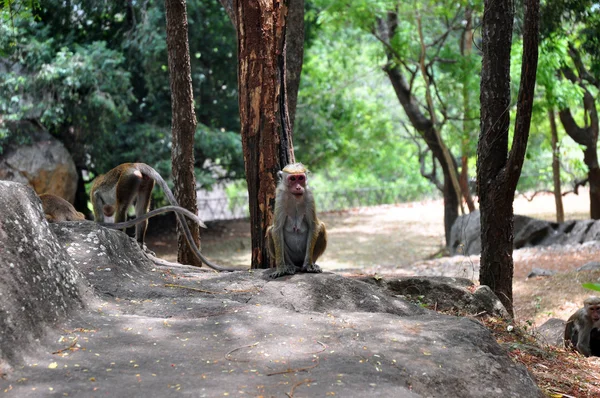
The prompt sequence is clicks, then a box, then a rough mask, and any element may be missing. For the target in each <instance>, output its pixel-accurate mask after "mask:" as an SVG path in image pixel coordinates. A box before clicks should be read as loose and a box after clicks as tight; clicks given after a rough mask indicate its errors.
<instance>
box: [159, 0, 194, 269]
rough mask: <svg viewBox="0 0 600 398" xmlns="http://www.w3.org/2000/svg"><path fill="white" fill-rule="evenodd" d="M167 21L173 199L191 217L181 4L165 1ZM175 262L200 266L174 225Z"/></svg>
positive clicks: (188, 77)
mask: <svg viewBox="0 0 600 398" xmlns="http://www.w3.org/2000/svg"><path fill="white" fill-rule="evenodd" d="M165 12H166V19H167V51H168V55H169V80H170V83H171V112H172V126H171V129H172V136H173V145H172V148H171V161H172V164H173V182H174V185H175V197H176V199H177V201H178V202H179V204H180V205H181V206H182V207H184V208H186V209H188V210H189V211H191V212H192V213H194V214H197V213H198V205H197V201H196V175H195V173H194V134H195V132H196V113H195V111H194V94H193V91H192V73H191V63H190V50H189V44H188V22H187V10H186V5H185V0H165ZM186 221H187V222H188V226H189V228H190V231H191V232H192V237H193V238H194V241H195V242H196V244H197V245H198V247H200V230H199V227H198V224H196V223H195V222H191V221H188V220H187V219H186ZM177 244H178V248H179V250H178V252H177V261H179V262H180V263H183V264H191V265H196V266H199V267H200V266H202V262H201V261H200V260H199V259H198V258H196V256H195V255H194V253H193V252H192V251H191V249H190V248H189V246H188V245H187V243H186V242H185V238H184V235H183V230H182V229H181V226H180V225H179V223H178V224H177Z"/></svg>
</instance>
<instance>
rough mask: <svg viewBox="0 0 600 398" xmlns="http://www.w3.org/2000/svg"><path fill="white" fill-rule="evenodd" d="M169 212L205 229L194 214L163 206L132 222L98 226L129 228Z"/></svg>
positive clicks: (181, 208)
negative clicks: (190, 220)
mask: <svg viewBox="0 0 600 398" xmlns="http://www.w3.org/2000/svg"><path fill="white" fill-rule="evenodd" d="M170 211H174V212H175V213H179V214H182V215H184V216H186V217H188V218H190V219H192V220H194V221H195V222H197V223H198V225H200V226H201V227H202V228H206V224H204V222H202V220H201V219H200V217H198V216H197V215H195V214H194V213H192V212H191V211H189V210H188V209H185V208H183V207H181V206H163V207H160V208H158V209H154V210H152V211H149V212H148V213H146V214H144V215H143V216H141V217H136V218H134V219H132V220H128V221H123V222H120V223H105V222H99V223H98V224H100V225H101V226H103V227H106V228H112V229H123V228H129V227H133V226H134V225H136V224H138V223H141V222H142V221H144V220H147V219H149V218H152V217H154V216H157V215H159V214H163V213H168V212H170Z"/></svg>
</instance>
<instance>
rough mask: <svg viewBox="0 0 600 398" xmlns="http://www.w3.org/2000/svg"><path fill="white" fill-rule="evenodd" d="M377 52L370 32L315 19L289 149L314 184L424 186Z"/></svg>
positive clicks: (418, 190)
mask: <svg viewBox="0 0 600 398" xmlns="http://www.w3.org/2000/svg"><path fill="white" fill-rule="evenodd" d="M348 54H353V56H352V57H350V56H348ZM382 55H383V54H382V51H381V47H380V46H379V45H378V44H377V42H376V40H375V39H374V38H373V37H372V36H369V35H365V34H364V33H362V32H361V31H360V30H356V29H349V28H347V29H343V30H342V31H337V30H335V29H334V28H333V27H331V26H328V25H326V26H323V25H320V27H319V35H318V37H317V38H315V39H314V41H313V43H312V46H311V47H310V48H309V49H307V51H306V54H305V62H304V68H303V77H302V81H301V87H300V95H299V101H298V108H297V116H296V124H295V128H294V129H295V136H294V151H295V154H296V160H298V161H301V162H303V163H305V164H306V165H307V166H308V167H309V168H310V169H312V170H313V171H314V175H313V177H311V185H312V186H313V187H315V189H318V190H321V191H322V190H326V191H330V190H332V189H356V188H361V187H379V186H382V185H388V184H396V183H399V182H400V183H406V184H407V187H406V188H407V192H415V194H416V195H418V194H423V193H429V192H430V191H431V187H430V186H429V185H428V184H427V183H426V182H425V183H424V182H423V181H424V180H423V178H422V177H420V175H419V171H418V170H419V165H418V160H417V147H416V146H415V144H414V143H413V142H412V141H410V140H408V139H407V137H408V133H407V132H406V129H405V128H404V127H403V121H402V120H400V119H399V118H398V117H397V116H396V114H397V113H398V112H400V111H401V108H400V107H399V104H398V102H397V99H396V98H395V94H394V92H393V90H392V88H391V86H390V85H389V82H388V81H387V79H386V77H385V75H384V74H383V73H382V72H381V70H380V69H379V68H378V63H377V61H378V60H380V59H381V56H382ZM408 184H412V185H411V189H408Z"/></svg>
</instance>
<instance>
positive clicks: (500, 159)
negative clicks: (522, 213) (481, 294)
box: [477, 0, 539, 316]
mask: <svg viewBox="0 0 600 398" xmlns="http://www.w3.org/2000/svg"><path fill="white" fill-rule="evenodd" d="M513 18H514V4H513V2H512V0H485V2H484V16H483V24H482V41H483V43H482V52H483V59H482V70H481V94H480V99H481V131H480V135H479V144H478V147H477V154H478V157H477V182H478V187H479V203H480V212H481V247H482V250H481V265H480V271H479V281H480V284H481V285H488V286H489V287H490V288H491V289H492V291H494V293H496V295H497V296H498V298H499V299H500V301H501V302H502V303H503V304H504V306H505V307H506V309H507V310H508V312H509V314H511V316H512V315H514V310H513V302H512V301H513V294H512V278H513V258H512V252H513V219H514V214H513V200H514V194H515V189H516V187H517V182H518V180H519V176H520V174H521V168H522V166H523V160H524V158H525V151H526V149H527V141H528V138H529V126H530V121H531V111H532V107H533V96H534V90H535V78H536V71H537V56H538V31H539V26H538V24H539V0H526V1H525V22H524V24H523V29H524V33H523V61H522V65H521V84H520V87H519V94H518V99H517V116H516V122H515V132H514V136H513V143H512V148H511V150H510V153H509V152H508V136H509V134H508V130H509V124H510V119H509V111H510V48H511V42H512V26H513Z"/></svg>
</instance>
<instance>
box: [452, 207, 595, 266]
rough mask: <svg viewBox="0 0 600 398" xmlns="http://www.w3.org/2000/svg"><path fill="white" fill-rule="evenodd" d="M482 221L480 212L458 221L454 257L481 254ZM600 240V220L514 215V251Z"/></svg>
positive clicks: (477, 211) (454, 229)
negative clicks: (558, 221)
mask: <svg viewBox="0 0 600 398" xmlns="http://www.w3.org/2000/svg"><path fill="white" fill-rule="evenodd" d="M480 220H481V219H480V214H479V210H476V211H474V212H472V213H469V214H465V215H463V216H460V217H458V218H457V219H456V221H455V222H454V224H453V225H452V229H451V232H450V247H449V250H450V254H451V255H477V254H480V253H481V230H480V222H481V221H480ZM599 238H600V221H599V220H570V221H565V222H564V223H560V224H559V223H555V222H550V221H545V220H538V219H535V218H531V217H527V216H522V215H518V214H515V219H514V242H513V247H514V249H520V248H523V247H534V246H550V245H554V244H558V245H573V244H581V243H585V242H590V241H595V240H598V239H599Z"/></svg>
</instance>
